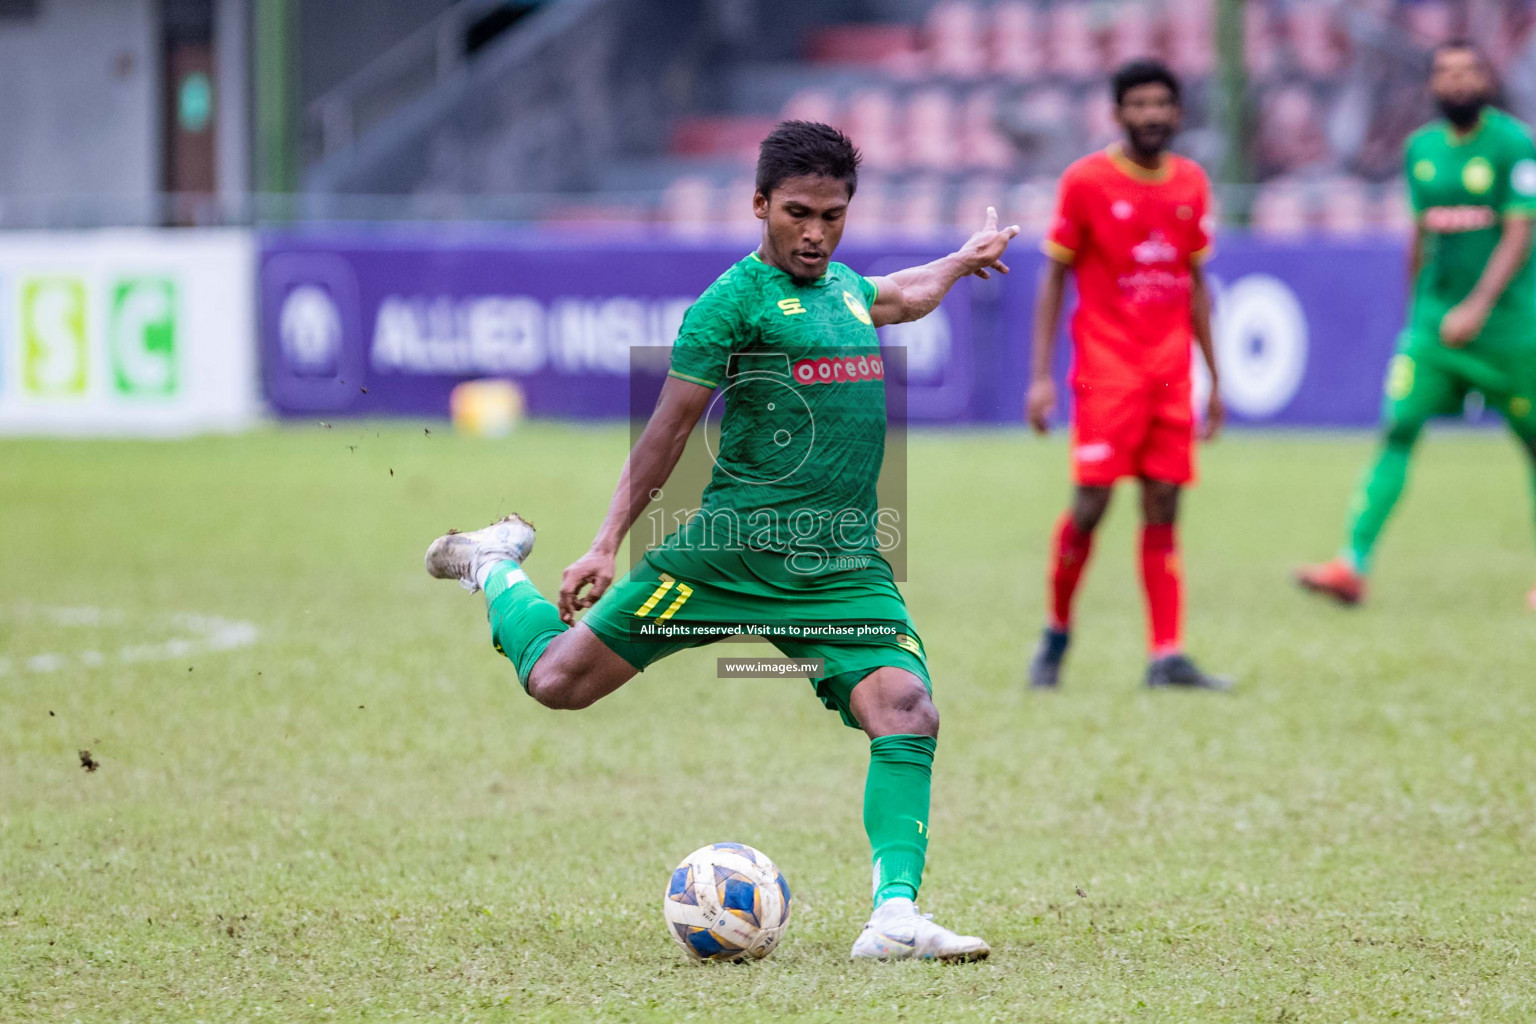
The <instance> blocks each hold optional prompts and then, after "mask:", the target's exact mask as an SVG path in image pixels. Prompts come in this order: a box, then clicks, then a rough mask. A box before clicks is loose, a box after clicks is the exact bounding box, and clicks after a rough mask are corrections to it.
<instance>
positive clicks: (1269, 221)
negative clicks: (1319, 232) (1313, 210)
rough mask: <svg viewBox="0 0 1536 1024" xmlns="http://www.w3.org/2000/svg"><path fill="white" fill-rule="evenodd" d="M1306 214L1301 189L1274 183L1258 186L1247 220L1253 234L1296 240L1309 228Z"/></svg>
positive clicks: (1293, 184) (1305, 204)
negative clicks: (1250, 224)
mask: <svg viewBox="0 0 1536 1024" xmlns="http://www.w3.org/2000/svg"><path fill="white" fill-rule="evenodd" d="M1308 213H1309V211H1308V202H1307V194H1306V190H1305V189H1304V188H1302V187H1301V186H1300V185H1297V184H1295V183H1294V182H1273V183H1271V184H1268V185H1262V186H1260V188H1259V193H1258V195H1257V196H1256V197H1255V198H1254V201H1253V209H1252V210H1250V211H1249V218H1250V221H1251V222H1252V224H1253V230H1254V232H1255V233H1256V234H1260V235H1267V236H1270V237H1272V238H1296V237H1299V236H1301V235H1304V234H1306V233H1307V231H1308V229H1309V228H1310V227H1311V225H1310V223H1309V216H1308Z"/></svg>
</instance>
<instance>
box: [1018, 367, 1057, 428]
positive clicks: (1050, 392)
mask: <svg viewBox="0 0 1536 1024" xmlns="http://www.w3.org/2000/svg"><path fill="white" fill-rule="evenodd" d="M1055 411H1056V383H1055V381H1052V380H1051V379H1050V378H1049V377H1047V378H1045V379H1044V380H1034V381H1030V382H1029V392H1028V394H1026V395H1025V396H1024V416H1025V418H1026V419H1028V420H1029V425H1030V426H1031V427H1034V428H1035V433H1037V434H1049V433H1050V432H1051V413H1053V412H1055Z"/></svg>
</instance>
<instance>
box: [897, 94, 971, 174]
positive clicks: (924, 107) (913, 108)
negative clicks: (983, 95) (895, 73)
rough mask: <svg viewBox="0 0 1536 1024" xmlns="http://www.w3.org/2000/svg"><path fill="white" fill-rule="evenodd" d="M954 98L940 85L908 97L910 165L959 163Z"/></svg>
mask: <svg viewBox="0 0 1536 1024" xmlns="http://www.w3.org/2000/svg"><path fill="white" fill-rule="evenodd" d="M957 120H958V119H957V117H956V114H955V98H954V96H953V95H952V94H951V93H950V91H949V90H948V89H946V88H944V87H942V86H930V87H928V88H926V89H920V90H918V91H917V92H915V93H913V94H912V96H911V98H910V99H909V100H908V101H907V119H906V128H907V132H906V135H907V160H908V163H910V164H911V165H912V166H915V167H923V168H927V169H930V170H939V171H943V170H950V169H952V168H955V167H958V166H960V163H961V158H960V153H959V147H958V146H957V144H956V143H957V139H956V133H955V128H956V121H957Z"/></svg>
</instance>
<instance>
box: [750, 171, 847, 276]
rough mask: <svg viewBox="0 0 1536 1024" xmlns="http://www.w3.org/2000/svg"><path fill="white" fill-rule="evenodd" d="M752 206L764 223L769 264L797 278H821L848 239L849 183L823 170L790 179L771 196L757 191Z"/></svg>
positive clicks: (764, 251) (764, 249)
mask: <svg viewBox="0 0 1536 1024" xmlns="http://www.w3.org/2000/svg"><path fill="white" fill-rule="evenodd" d="M752 209H753V210H754V211H755V212H756V213H757V218H758V220H761V221H762V222H763V255H764V256H766V257H767V258H768V262H770V263H772V264H773V265H774V266H776V267H778V268H779V269H780V270H783V271H785V272H787V273H789V274H790V275H791V276H793V277H804V278H817V277H820V276H821V275H822V274H824V273H826V270H827V264H828V263H829V262H830V261H831V259H832V252H833V250H835V249H836V248H837V243H838V242H840V241H842V238H843V223H844V221H845V220H846V219H847V216H848V183H847V182H846V181H843V180H842V179H840V178H829V177H827V176H826V175H823V174H811V175H806V176H804V177H800V178H787V179H785V180H784V181H783V182H782V183H780V185H779V186H778V187H777V188H775V189H774V190H773V194H772V195H768V196H765V195H763V194H762V193H761V192H758V193H757V194H756V195H754V196H753V197H752Z"/></svg>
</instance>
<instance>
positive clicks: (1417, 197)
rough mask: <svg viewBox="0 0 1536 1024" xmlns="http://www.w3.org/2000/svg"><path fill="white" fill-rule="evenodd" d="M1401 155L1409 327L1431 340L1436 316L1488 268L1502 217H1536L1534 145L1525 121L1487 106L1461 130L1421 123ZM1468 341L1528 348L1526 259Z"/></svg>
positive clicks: (1534, 291) (1535, 294)
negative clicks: (1419, 248)
mask: <svg viewBox="0 0 1536 1024" xmlns="http://www.w3.org/2000/svg"><path fill="white" fill-rule="evenodd" d="M1405 157H1406V172H1407V176H1408V195H1409V198H1410V201H1411V202H1412V204H1413V210H1414V215H1415V217H1416V218H1417V220H1418V224H1419V230H1420V234H1421V237H1422V239H1423V253H1422V257H1423V262H1422V265H1421V267H1420V270H1419V277H1418V280H1417V281H1416V282H1415V283H1414V294H1413V305H1412V312H1411V313H1410V315H1409V332H1410V335H1412V336H1416V337H1419V338H1432V339H1437V340H1438V338H1439V332H1440V320H1441V318H1442V317H1444V316H1445V314H1446V312H1447V311H1449V310H1450V309H1451V307H1452V306H1455V305H1456V304H1457V303H1458V302H1460V301H1461V300H1463V299H1465V298H1466V297H1467V295H1468V293H1470V292H1471V291H1472V288H1473V287H1474V286H1475V285H1476V284H1477V281H1478V278H1479V277H1481V276H1482V273H1483V268H1484V267H1486V266H1487V265H1488V258H1489V256H1490V255H1492V253H1493V249H1494V246H1496V245H1498V242H1499V237H1500V233H1501V230H1502V223H1503V220H1504V218H1506V217H1527V216H1536V147H1533V146H1532V143H1531V135H1530V132H1529V131H1528V130H1527V129H1526V127H1525V125H1523V124H1521V123H1520V122H1519V121H1517V120H1515V119H1514V118H1513V117H1510V116H1509V115H1508V114H1505V113H1503V112H1502V111H1499V110H1495V109H1493V108H1491V107H1489V108H1485V109H1484V110H1483V113H1482V116H1481V118H1480V119H1479V120H1478V123H1477V125H1476V126H1475V127H1474V128H1473V129H1472V130H1471V131H1470V132H1469V133H1467V134H1465V135H1461V134H1458V133H1457V132H1456V131H1455V130H1454V129H1453V128H1452V127H1451V125H1450V123H1449V122H1447V121H1435V122H1432V123H1430V124H1427V125H1425V126H1424V127H1423V128H1420V129H1419V130H1418V131H1417V132H1415V133H1414V134H1413V135H1412V136H1410V137H1409V139H1408V143H1407V146H1406V147H1405ZM1473 346H1475V347H1485V348H1505V347H1514V346H1536V270H1533V268H1532V265H1531V261H1530V260H1529V259H1527V260H1526V262H1525V265H1524V266H1522V267H1521V268H1520V270H1519V271H1518V272H1517V273H1516V274H1515V277H1514V279H1513V280H1512V281H1510V283H1509V287H1508V288H1506V289H1505V290H1504V294H1503V295H1501V296H1500V297H1499V300H1498V302H1497V303H1496V304H1495V306H1494V308H1493V311H1492V312H1491V313H1490V314H1489V316H1488V322H1487V324H1486V325H1485V326H1484V327H1483V331H1482V333H1481V334H1480V335H1478V337H1477V339H1476V340H1475V341H1474V342H1473Z"/></svg>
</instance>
